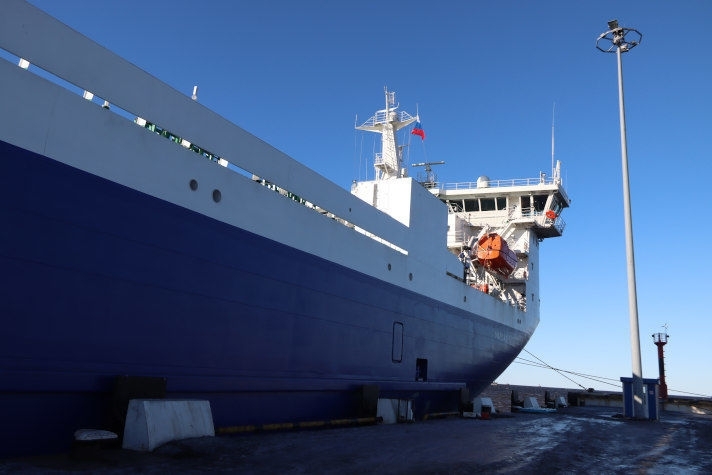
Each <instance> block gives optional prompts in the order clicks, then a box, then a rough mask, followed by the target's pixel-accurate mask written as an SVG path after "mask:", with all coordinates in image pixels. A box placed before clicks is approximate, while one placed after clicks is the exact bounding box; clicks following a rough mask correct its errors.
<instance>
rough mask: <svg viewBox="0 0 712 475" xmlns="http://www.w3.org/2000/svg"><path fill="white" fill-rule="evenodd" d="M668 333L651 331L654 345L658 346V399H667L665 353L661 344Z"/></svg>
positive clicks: (666, 338) (665, 339) (664, 341)
mask: <svg viewBox="0 0 712 475" xmlns="http://www.w3.org/2000/svg"><path fill="white" fill-rule="evenodd" d="M668 337H669V335H668V334H667V333H653V342H654V343H655V346H657V347H658V368H659V370H660V394H659V397H660V399H667V397H668V392H667V384H666V383H665V354H664V351H663V346H665V344H666V343H667V341H668Z"/></svg>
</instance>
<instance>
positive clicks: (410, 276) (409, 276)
mask: <svg viewBox="0 0 712 475" xmlns="http://www.w3.org/2000/svg"><path fill="white" fill-rule="evenodd" d="M408 280H413V273H412V272H411V273H409V274H408Z"/></svg>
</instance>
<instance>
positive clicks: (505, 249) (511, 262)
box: [477, 233, 517, 277]
mask: <svg viewBox="0 0 712 475" xmlns="http://www.w3.org/2000/svg"><path fill="white" fill-rule="evenodd" d="M477 261H478V262H479V263H480V264H482V265H483V266H485V267H486V268H488V269H490V270H492V271H494V272H497V273H498V274H501V275H503V276H504V277H509V274H511V273H512V271H513V270H514V268H515V267H516V266H517V255H516V254H515V253H514V251H512V250H511V249H510V248H509V246H508V245H507V241H505V240H504V239H502V236H500V235H499V234H497V233H489V234H485V235H484V236H482V237H481V238H480V239H479V241H477Z"/></svg>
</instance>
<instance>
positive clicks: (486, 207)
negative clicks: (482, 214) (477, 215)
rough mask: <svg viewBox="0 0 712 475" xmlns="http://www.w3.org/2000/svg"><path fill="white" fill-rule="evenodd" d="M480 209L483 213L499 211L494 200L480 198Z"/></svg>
mask: <svg viewBox="0 0 712 475" xmlns="http://www.w3.org/2000/svg"><path fill="white" fill-rule="evenodd" d="M480 209H481V210H482V211H494V210H496V209H497V205H496V204H495V201H494V198H480Z"/></svg>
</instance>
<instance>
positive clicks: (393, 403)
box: [376, 398, 413, 424]
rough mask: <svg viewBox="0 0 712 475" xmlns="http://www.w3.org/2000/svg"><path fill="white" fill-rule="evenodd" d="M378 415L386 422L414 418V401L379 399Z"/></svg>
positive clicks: (393, 422)
mask: <svg viewBox="0 0 712 475" xmlns="http://www.w3.org/2000/svg"><path fill="white" fill-rule="evenodd" d="M376 417H380V418H381V420H382V421H383V423H384V424H395V423H396V422H407V421H412V420H413V401H411V400H410V399H381V398H379V399H378V407H377V412H376Z"/></svg>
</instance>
